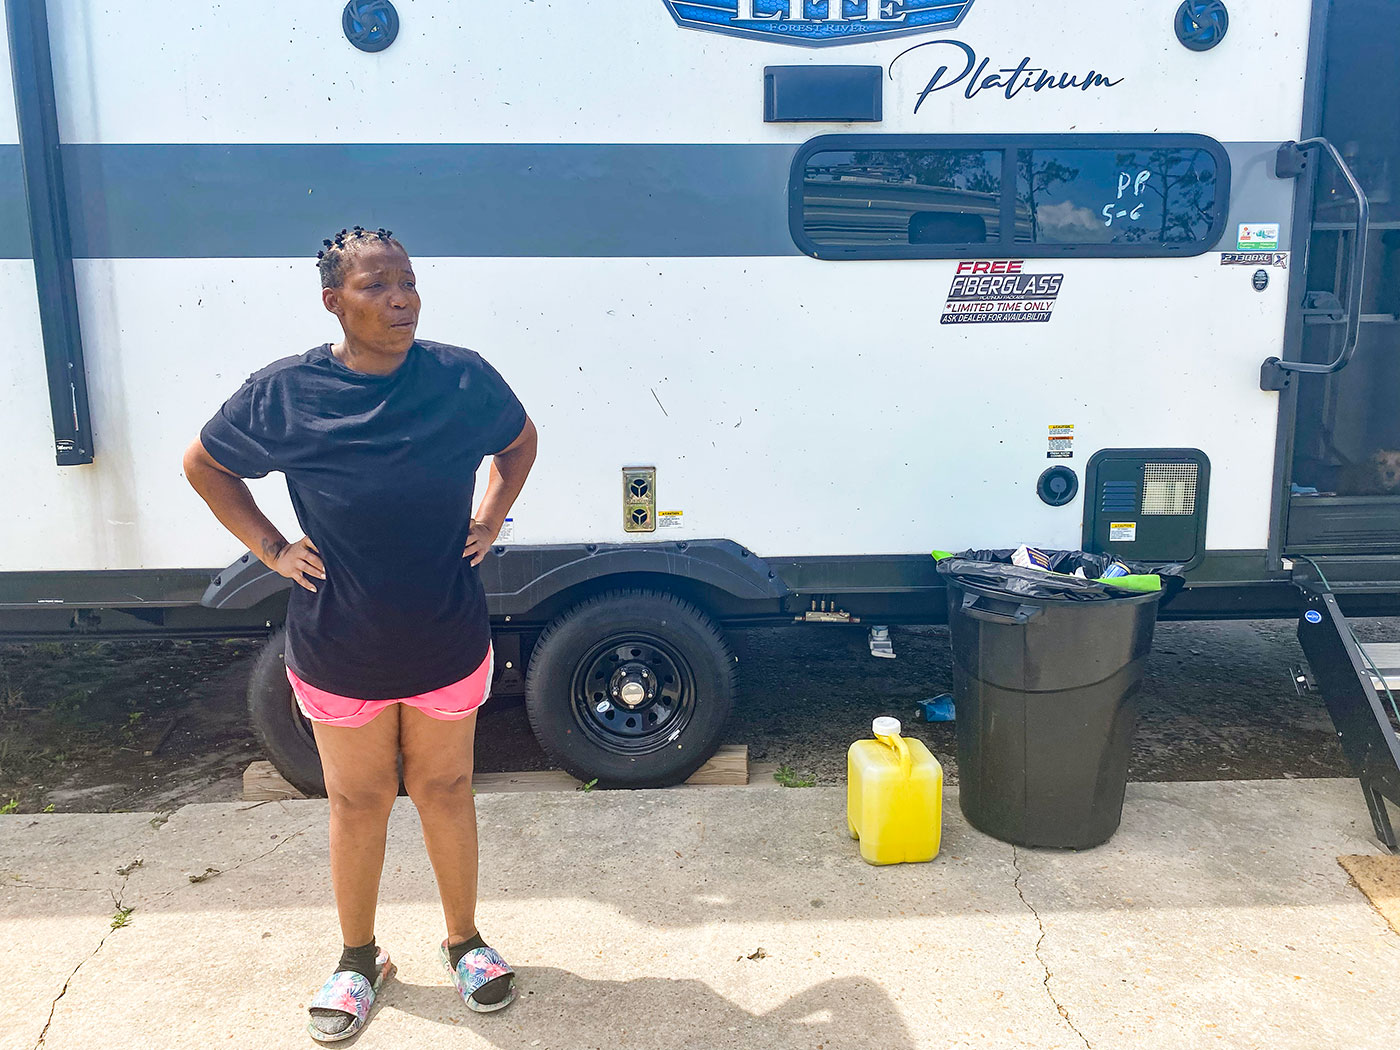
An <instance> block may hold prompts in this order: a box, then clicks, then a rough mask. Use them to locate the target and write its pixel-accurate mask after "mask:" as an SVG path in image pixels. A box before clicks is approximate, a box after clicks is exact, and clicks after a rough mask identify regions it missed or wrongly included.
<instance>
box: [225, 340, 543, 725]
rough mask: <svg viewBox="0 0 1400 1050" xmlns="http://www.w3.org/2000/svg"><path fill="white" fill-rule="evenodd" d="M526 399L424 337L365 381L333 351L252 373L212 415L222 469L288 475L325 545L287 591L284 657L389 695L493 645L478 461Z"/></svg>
mask: <svg viewBox="0 0 1400 1050" xmlns="http://www.w3.org/2000/svg"><path fill="white" fill-rule="evenodd" d="M524 425H525V409H524V408H523V407H522V406H521V404H520V401H519V400H518V399H517V398H516V396H515V394H514V393H512V392H511V389H510V387H509V386H507V385H506V382H505V380H503V379H502V378H501V377H500V375H499V374H498V373H497V372H496V370H495V369H494V368H492V367H491V366H490V365H489V364H487V363H486V362H485V361H483V360H482V359H481V357H480V356H479V355H477V354H476V353H474V352H473V351H471V350H463V349H461V348H459V347H455V346H447V345H444V344H442V343H429V342H424V341H423V340H418V341H416V342H415V343H414V344H413V346H412V347H411V348H410V349H409V351H408V354H407V356H406V357H405V359H404V362H403V364H402V365H400V366H399V367H398V369H396V370H395V371H394V372H393V373H391V374H390V375H386V376H377V375H367V374H365V373H363V372H356V371H355V370H353V369H351V368H347V367H346V366H345V365H343V364H341V363H340V362H339V361H338V360H336V358H335V355H334V354H332V353H331V350H330V345H329V344H326V345H323V346H318V347H316V348H315V349H314V350H309V351H307V352H306V353H304V354H301V355H299V356H296V357H287V358H283V359H282V360H280V361H275V362H273V363H272V364H270V365H268V366H267V367H266V368H264V369H262V370H261V371H259V372H255V373H254V374H253V375H252V376H250V377H249V378H248V381H247V382H245V383H244V384H243V387H242V388H241V389H240V390H239V391H238V392H237V393H236V394H234V395H233V397H231V398H229V399H228V401H227V402H225V403H224V406H223V407H222V408H220V409H219V411H218V413H217V414H216V415H215V416H214V418H213V419H211V420H210V421H209V422H208V423H206V424H205V426H204V429H203V430H202V431H201V433H200V440H201V441H202V442H203V444H204V447H205V449H206V450H207V451H208V452H209V454H210V455H211V456H213V457H214V459H215V460H216V461H217V462H218V463H219V464H221V465H222V466H224V467H227V468H228V469H229V470H231V471H233V472H234V473H236V474H239V475H241V476H243V477H249V478H260V477H263V476H264V475H266V474H267V473H268V472H269V471H273V470H280V471H282V472H283V473H284V474H285V475H286V477H287V491H288V492H289V493H290V495H291V498H292V506H293V508H295V510H296V515H297V521H298V522H299V523H300V525H301V528H302V531H303V532H304V533H305V534H306V535H307V536H309V537H310V538H311V542H312V543H314V544H316V546H317V548H318V549H319V550H320V552H321V558H322V559H323V560H324V561H325V565H326V579H324V580H312V581H311V582H312V583H313V584H314V585H315V586H316V588H317V593H315V594H313V593H312V592H311V591H308V590H307V589H306V588H304V587H302V586H301V585H300V584H296V583H294V584H293V586H292V597H291V602H290V605H289V606H288V609H287V665H288V666H289V667H291V669H292V670H293V671H295V672H296V673H297V675H298V676H299V677H301V678H302V679H303V680H305V681H306V682H308V683H310V684H311V685H314V686H316V687H317V688H320V689H325V690H328V691H329V692H332V693H338V694H340V695H341V696H349V697H355V698H357V699H362V700H392V699H397V698H400V697H406V696H415V695H417V694H418V693H424V692H427V691H429V690H431V689H438V688H441V687H442V686H445V685H450V684H451V683H453V682H456V681H458V680H459V679H462V678H465V677H466V676H467V675H469V674H471V673H472V671H474V670H475V669H476V668H477V667H478V666H479V665H480V664H481V661H482V659H483V658H484V657H485V656H486V649H487V646H488V645H489V643H490V639H491V629H490V621H489V620H488V618H487V613H486V595H485V592H484V591H483V590H482V587H481V581H480V579H479V578H478V577H477V572H476V570H475V569H474V568H472V566H471V563H470V561H468V560H467V559H466V558H463V557H462V548H463V547H465V546H466V542H467V534H468V531H469V529H470V527H471V512H472V495H473V493H472V489H473V487H474V484H475V479H476V471H477V468H478V467H479V466H480V465H481V461H482V459H483V458H484V457H486V456H489V455H494V454H495V453H497V452H500V451H501V450H502V449H504V448H506V447H507V446H508V445H509V444H510V443H511V442H513V441H514V440H515V439H516V438H517V437H519V435H520V431H521V430H522V428H523V427H524Z"/></svg>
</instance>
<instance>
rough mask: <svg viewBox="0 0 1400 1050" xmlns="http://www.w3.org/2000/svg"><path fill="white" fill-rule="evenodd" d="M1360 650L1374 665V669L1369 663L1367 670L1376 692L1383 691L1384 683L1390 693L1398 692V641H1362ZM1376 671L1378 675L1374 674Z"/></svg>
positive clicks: (1399, 681) (1399, 684)
mask: <svg viewBox="0 0 1400 1050" xmlns="http://www.w3.org/2000/svg"><path fill="white" fill-rule="evenodd" d="M1361 651H1362V652H1363V653H1365V654H1366V656H1367V657H1368V658H1369V663H1370V664H1374V665H1375V668H1374V670H1372V669H1371V667H1370V666H1369V665H1368V667H1367V670H1368V671H1370V672H1371V682H1372V683H1373V684H1374V685H1375V687H1376V692H1378V693H1379V692H1384V689H1382V685H1383V684H1384V686H1385V687H1386V688H1388V689H1390V691H1391V692H1392V693H1400V642H1363V643H1362V644H1361ZM1376 671H1379V672H1380V677H1377V676H1376Z"/></svg>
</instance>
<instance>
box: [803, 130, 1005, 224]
mask: <svg viewBox="0 0 1400 1050" xmlns="http://www.w3.org/2000/svg"><path fill="white" fill-rule="evenodd" d="M1001 165H1002V151H1001V150H952V149H901V150H850V151H844V150H842V151H835V150H831V151H823V152H819V153H814V154H812V156H811V157H810V158H808V160H807V163H806V168H805V171H804V174H803V202H802V222H803V229H804V231H805V232H806V234H807V236H808V237H809V238H811V240H812V242H813V243H814V244H816V245H821V246H828V247H847V248H880V247H890V246H900V245H920V244H947V245H954V244H984V243H986V242H988V241H993V242H994V241H998V240H1000V238H1001Z"/></svg>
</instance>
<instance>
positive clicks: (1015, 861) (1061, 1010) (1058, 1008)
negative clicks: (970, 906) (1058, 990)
mask: <svg viewBox="0 0 1400 1050" xmlns="http://www.w3.org/2000/svg"><path fill="white" fill-rule="evenodd" d="M1011 866H1012V867H1013V868H1015V869H1016V881H1015V882H1014V883H1013V885H1014V886H1015V889H1016V895H1017V896H1018V897H1020V898H1021V903H1022V904H1024V905H1025V906H1026V909H1027V910H1028V911H1029V912H1030V913H1031V915H1032V916H1033V917H1034V918H1035V925H1036V927H1037V928H1038V929H1039V930H1040V936H1039V937H1037V938H1036V940H1035V961H1036V962H1038V963H1040V968H1041V969H1042V970H1043V971H1045V979H1044V980H1043V981H1042V982H1041V984H1042V986H1043V987H1044V988H1045V994H1046V995H1047V996H1048V997H1049V998H1050V1003H1051V1005H1052V1006H1054V1007H1055V1012H1056V1013H1058V1014H1059V1015H1060V1018H1061V1019H1062V1020H1063V1021H1064V1022H1065V1024H1067V1025H1068V1026H1069V1030H1070V1031H1071V1032H1073V1033H1074V1034H1075V1035H1077V1036H1079V1038H1080V1040H1081V1041H1082V1042H1083V1043H1084V1045H1085V1046H1086V1047H1089V1050H1093V1045H1092V1044H1091V1043H1090V1042H1089V1040H1088V1039H1086V1038H1085V1037H1084V1033H1083V1032H1081V1031H1080V1030H1079V1029H1078V1028H1076V1027H1075V1024H1074V1021H1072V1020H1071V1019H1070V1016H1069V1010H1068V1009H1066V1008H1065V1006H1064V1004H1063V1003H1061V1002H1060V1000H1059V999H1057V998H1055V991H1054V989H1053V988H1051V987H1050V967H1049V966H1048V965H1047V964H1046V962H1045V958H1044V956H1042V955H1041V954H1040V946H1041V945H1042V944H1044V943H1045V923H1043V922H1041V921H1040V912H1038V911H1036V910H1035V905H1033V904H1032V903H1031V902H1030V901H1028V900H1026V894H1025V892H1024V891H1023V890H1022V889H1021V876H1022V875H1023V874H1025V873H1024V872H1023V871H1021V856H1020V852H1019V851H1018V850H1017V848H1016V847H1015V846H1012V847H1011Z"/></svg>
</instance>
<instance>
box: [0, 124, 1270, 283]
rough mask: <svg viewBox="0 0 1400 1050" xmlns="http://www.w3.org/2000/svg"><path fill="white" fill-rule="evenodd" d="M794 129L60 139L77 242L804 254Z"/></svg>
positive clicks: (237, 250)
mask: <svg viewBox="0 0 1400 1050" xmlns="http://www.w3.org/2000/svg"><path fill="white" fill-rule="evenodd" d="M798 145H799V144H680V145H668V144H639V145H618V144H604V145H597V144H583V145H575V144H546V145H515V144H484V145H477V144H440V145H439V144H409V145H391V144H376V145H195V144H175V145H69V146H64V147H63V162H64V169H65V173H66V176H67V180H68V187H67V198H68V212H69V221H70V223H71V226H72V234H73V255H74V256H75V257H76V258H89V259H163V258H165V259H168V258H236V259H245V258H285V257H297V256H311V255H313V254H314V253H315V250H316V248H317V247H318V246H319V244H320V240H321V238H322V237H325V236H326V235H327V234H328V233H331V232H333V231H334V230H336V229H339V228H340V227H341V226H344V225H347V224H352V223H360V224H361V225H364V226H371V227H373V226H380V225H383V226H389V227H391V228H392V229H393V230H394V232H395V234H397V235H398V236H400V237H401V238H402V239H403V241H404V243H405V244H407V245H408V246H409V249H410V251H412V252H414V253H415V254H417V255H422V256H460V257H487V258H491V257H499V258H506V257H558V258H579V257H584V258H588V257H594V258H600V257H622V256H641V257H656V256H661V257H665V256H698V257H705V256H784V255H796V254H799V252H798V249H797V247H796V245H795V244H793V241H792V235H791V234H790V232H789V230H788V214H787V181H788V173H789V168H790V166H791V163H792V157H793V154H794V153H795V152H796V150H797V147H798ZM1226 148H1227V149H1228V150H1229V153H1230V158H1231V165H1232V168H1233V179H1234V182H1233V189H1232V192H1231V207H1230V217H1229V224H1228V226H1227V229H1226V234H1225V238H1224V240H1223V241H1222V242H1221V244H1219V245H1217V246H1216V247H1217V250H1231V249H1233V248H1234V239H1235V233H1236V227H1237V226H1238V224H1240V223H1246V222H1248V223H1257V222H1275V221H1277V222H1280V223H1283V228H1282V230H1281V231H1280V233H1281V236H1282V237H1283V239H1284V242H1283V243H1281V244H1280V246H1279V247H1280V249H1281V250H1285V251H1286V250H1288V248H1289V244H1288V243H1287V241H1288V238H1289V233H1290V226H1289V224H1288V223H1286V222H1285V221H1284V220H1285V218H1286V216H1287V215H1288V214H1289V210H1290V208H1291V206H1292V193H1293V186H1292V183H1290V182H1285V181H1281V180H1279V179H1275V178H1274V177H1273V155H1274V150H1275V148H1276V144H1273V143H1233V144H1227V147H1226ZM29 257H30V246H29V234H28V223H27V220H26V218H25V213H24V191H23V178H22V175H21V170H20V163H19V148H18V147H17V146H0V258H5V259H27V258H29Z"/></svg>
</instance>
